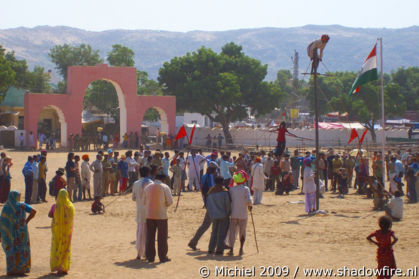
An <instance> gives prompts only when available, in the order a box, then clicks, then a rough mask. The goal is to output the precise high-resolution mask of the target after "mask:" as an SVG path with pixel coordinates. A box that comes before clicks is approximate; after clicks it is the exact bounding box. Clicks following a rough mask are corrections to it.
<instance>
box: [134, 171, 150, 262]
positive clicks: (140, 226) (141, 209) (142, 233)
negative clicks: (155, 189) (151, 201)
mask: <svg viewBox="0 0 419 279" xmlns="http://www.w3.org/2000/svg"><path fill="white" fill-rule="evenodd" d="M150 171H151V170H150V168H149V167H141V168H140V176H141V178H140V179H139V180H137V181H136V182H135V183H134V185H133V186H132V200H133V201H135V202H136V204H137V218H136V220H137V241H136V247H137V259H139V260H141V258H145V257H146V254H145V243H146V233H147V226H146V204H145V193H144V188H145V187H147V186H148V185H150V184H151V183H153V181H152V180H151V179H150V178H149V176H150Z"/></svg>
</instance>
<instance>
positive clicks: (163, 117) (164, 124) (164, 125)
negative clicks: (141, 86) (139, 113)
mask: <svg viewBox="0 0 419 279" xmlns="http://www.w3.org/2000/svg"><path fill="white" fill-rule="evenodd" d="M149 109H155V110H156V111H157V112H158V113H159V115H160V132H164V133H166V135H169V121H168V118H167V113H166V112H165V111H164V109H162V108H160V107H158V106H154V107H149V108H146V109H145V110H144V114H145V113H146V112H147V110H149ZM144 114H143V117H142V120H141V122H143V121H144Z"/></svg>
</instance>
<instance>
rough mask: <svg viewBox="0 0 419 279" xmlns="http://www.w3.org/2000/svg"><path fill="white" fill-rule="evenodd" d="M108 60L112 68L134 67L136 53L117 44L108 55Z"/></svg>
mask: <svg viewBox="0 0 419 279" xmlns="http://www.w3.org/2000/svg"><path fill="white" fill-rule="evenodd" d="M107 60H108V62H109V64H110V65H112V66H122V67H134V64H135V61H134V51H133V50H132V49H130V48H128V47H126V46H123V45H120V44H115V45H113V46H112V50H111V51H110V52H109V53H108V58H107Z"/></svg>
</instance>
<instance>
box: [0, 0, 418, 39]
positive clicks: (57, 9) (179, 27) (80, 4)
mask: <svg viewBox="0 0 419 279" xmlns="http://www.w3.org/2000/svg"><path fill="white" fill-rule="evenodd" d="M0 11H1V20H0V29H8V28H15V27H22V26H23V27H35V26H39V25H49V26H70V27H76V28H80V29H85V30H90V31H103V30H110V29H130V30H134V29H148V30H166V31H180V32H187V31H194V30H202V31H224V30H232V29H241V28H258V27H297V26H303V25H307V24H315V25H331V24H339V25H343V26H348V27H362V28H367V27H376V28H402V27H409V26H412V25H419V16H417V13H418V11H419V0H399V1H396V0H381V1H378V0H351V1H346V0H287V1H284V0H207V1H201V0H194V1H193V0H148V1H143V0H71V1H70V0H66V1H63V0H37V1H34V0H2V1H0Z"/></svg>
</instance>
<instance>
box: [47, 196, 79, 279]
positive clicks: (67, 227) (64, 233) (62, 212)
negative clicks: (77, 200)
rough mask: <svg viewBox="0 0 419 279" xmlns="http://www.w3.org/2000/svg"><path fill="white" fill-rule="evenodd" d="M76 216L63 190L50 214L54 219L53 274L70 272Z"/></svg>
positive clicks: (52, 227)
mask: <svg viewBox="0 0 419 279" xmlns="http://www.w3.org/2000/svg"><path fill="white" fill-rule="evenodd" d="M74 214H75V210H74V206H73V203H72V202H71V201H70V199H69V197H68V192H67V191H66V190H65V189H61V190H60V191H59V192H58V196H57V201H56V203H55V204H53V205H52V207H51V210H50V212H49V214H48V216H49V217H50V218H52V224H51V231H52V238H51V259H50V267H51V271H52V272H54V271H57V272H58V274H60V275H63V274H67V273H68V271H69V270H70V259H71V237H72V234H73V221H74Z"/></svg>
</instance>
